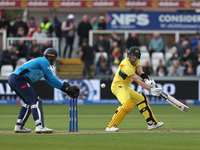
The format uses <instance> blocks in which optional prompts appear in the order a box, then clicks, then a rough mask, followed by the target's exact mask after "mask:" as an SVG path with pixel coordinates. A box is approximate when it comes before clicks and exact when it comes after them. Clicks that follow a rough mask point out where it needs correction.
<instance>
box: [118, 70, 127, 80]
mask: <svg viewBox="0 0 200 150" xmlns="http://www.w3.org/2000/svg"><path fill="white" fill-rule="evenodd" d="M119 76H121V77H122V78H123V79H124V80H125V79H126V77H127V75H126V74H125V73H123V72H122V71H121V70H120V71H119Z"/></svg>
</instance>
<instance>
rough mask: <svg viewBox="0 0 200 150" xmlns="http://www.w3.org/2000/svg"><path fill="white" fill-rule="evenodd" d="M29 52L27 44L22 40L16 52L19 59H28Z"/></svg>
mask: <svg viewBox="0 0 200 150" xmlns="http://www.w3.org/2000/svg"><path fill="white" fill-rule="evenodd" d="M27 52H28V48H27V46H26V44H25V41H24V39H21V40H20V41H19V44H18V45H17V48H16V51H15V53H16V55H17V57H18V59H19V58H26V55H27Z"/></svg>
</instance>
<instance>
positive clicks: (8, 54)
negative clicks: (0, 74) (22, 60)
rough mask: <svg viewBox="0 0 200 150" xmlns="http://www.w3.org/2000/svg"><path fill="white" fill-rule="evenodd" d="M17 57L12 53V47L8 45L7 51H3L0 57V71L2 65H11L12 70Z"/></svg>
mask: <svg viewBox="0 0 200 150" xmlns="http://www.w3.org/2000/svg"><path fill="white" fill-rule="evenodd" d="M16 61H17V57H16V55H15V52H14V46H13V45H9V47H8V49H7V50H3V51H2V53H1V56H0V71H1V67H2V65H12V67H13V70H14V69H15V66H16Z"/></svg>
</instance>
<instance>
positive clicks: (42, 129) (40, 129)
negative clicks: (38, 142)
mask: <svg viewBox="0 0 200 150" xmlns="http://www.w3.org/2000/svg"><path fill="white" fill-rule="evenodd" d="M35 133H53V129H49V128H47V127H45V126H44V127H43V126H41V125H39V126H36V128H35Z"/></svg>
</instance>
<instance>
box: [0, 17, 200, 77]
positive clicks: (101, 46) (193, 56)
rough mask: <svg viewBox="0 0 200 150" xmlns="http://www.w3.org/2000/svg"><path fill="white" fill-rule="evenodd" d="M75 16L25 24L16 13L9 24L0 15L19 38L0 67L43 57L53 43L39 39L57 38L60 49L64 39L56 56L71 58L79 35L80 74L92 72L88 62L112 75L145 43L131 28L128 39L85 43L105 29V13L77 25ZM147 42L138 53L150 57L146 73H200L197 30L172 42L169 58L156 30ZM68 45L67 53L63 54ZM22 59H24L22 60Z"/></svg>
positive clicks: (105, 38) (9, 32)
mask: <svg viewBox="0 0 200 150" xmlns="http://www.w3.org/2000/svg"><path fill="white" fill-rule="evenodd" d="M74 19H75V16H74V15H73V14H69V15H68V16H67V17H66V20H64V21H63V22H61V21H60V20H59V19H58V18H57V17H56V16H55V17H54V18H53V22H51V21H50V20H49V18H48V17H46V16H44V17H43V20H42V22H41V23H40V24H38V23H36V22H35V18H34V17H30V18H29V21H28V23H26V22H24V21H23V20H22V16H20V15H18V16H17V19H16V21H15V23H14V24H13V25H12V26H11V25H10V23H9V22H8V21H7V20H6V16H2V17H1V20H0V29H1V30H6V31H7V37H21V40H19V42H17V43H14V44H10V45H9V47H8V48H7V50H4V51H3V52H2V53H1V57H0V67H1V66H2V65H4V64H11V65H12V66H13V69H15V68H16V67H17V66H19V65H20V63H23V62H25V61H27V60H31V59H35V58H37V57H40V56H42V54H43V52H44V50H45V49H46V48H48V47H52V43H51V41H49V40H46V41H45V43H44V42H41V40H39V39H40V38H43V39H44V38H47V37H57V38H58V39H59V49H61V42H62V40H63V39H64V42H65V47H64V50H63V51H59V55H60V56H63V57H67V58H71V55H72V51H73V44H74V38H75V36H76V34H77V35H78V36H79V45H78V46H79V57H80V59H81V60H82V61H83V62H84V69H83V77H85V76H86V75H87V74H88V76H89V78H93V77H92V75H91V68H90V66H91V65H94V68H95V75H96V76H103V75H114V74H115V72H116V71H117V68H118V66H119V64H120V62H121V61H122V60H123V59H124V58H125V56H126V53H127V51H128V49H129V48H130V47H131V46H138V47H141V46H143V45H144V44H143V43H141V42H140V41H139V38H138V36H137V33H136V32H135V31H132V32H131V33H130V36H129V37H128V38H127V39H123V41H124V43H123V42H122V39H121V37H120V36H119V35H118V34H117V33H115V32H112V33H111V34H110V35H109V37H108V36H105V34H99V35H98V38H97V40H96V41H94V44H93V45H92V46H89V45H88V40H89V30H106V22H105V17H104V16H99V17H93V18H91V19H89V17H88V15H83V16H82V20H80V22H79V23H78V24H76V23H75V21H74ZM23 37H27V38H32V39H33V40H32V41H31V42H27V41H24V40H23ZM148 42H149V44H148V45H145V47H146V49H147V50H146V51H141V55H143V54H144V53H148V54H149V56H150V59H149V60H148V59H147V60H145V62H144V64H142V65H143V69H144V71H145V72H146V73H147V74H148V75H156V76H161V77H162V76H184V75H185V76H200V33H199V32H197V33H196V35H194V38H193V39H191V40H189V39H188V38H187V36H186V35H181V37H180V41H179V42H177V43H175V44H174V45H171V46H175V47H176V49H175V50H171V51H168V53H171V57H170V58H168V59H166V57H165V55H166V53H167V51H166V49H165V41H164V40H163V39H162V37H161V36H160V35H159V33H158V32H154V33H153V35H152V38H151V40H150V41H148ZM68 48H69V53H68V56H66V53H67V49H68ZM61 52H63V54H61ZM154 53H163V56H164V57H163V59H160V60H159V61H158V62H157V66H156V68H155V66H154V64H153V63H152V59H153V58H152V57H153V54H154ZM22 60H23V61H22Z"/></svg>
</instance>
